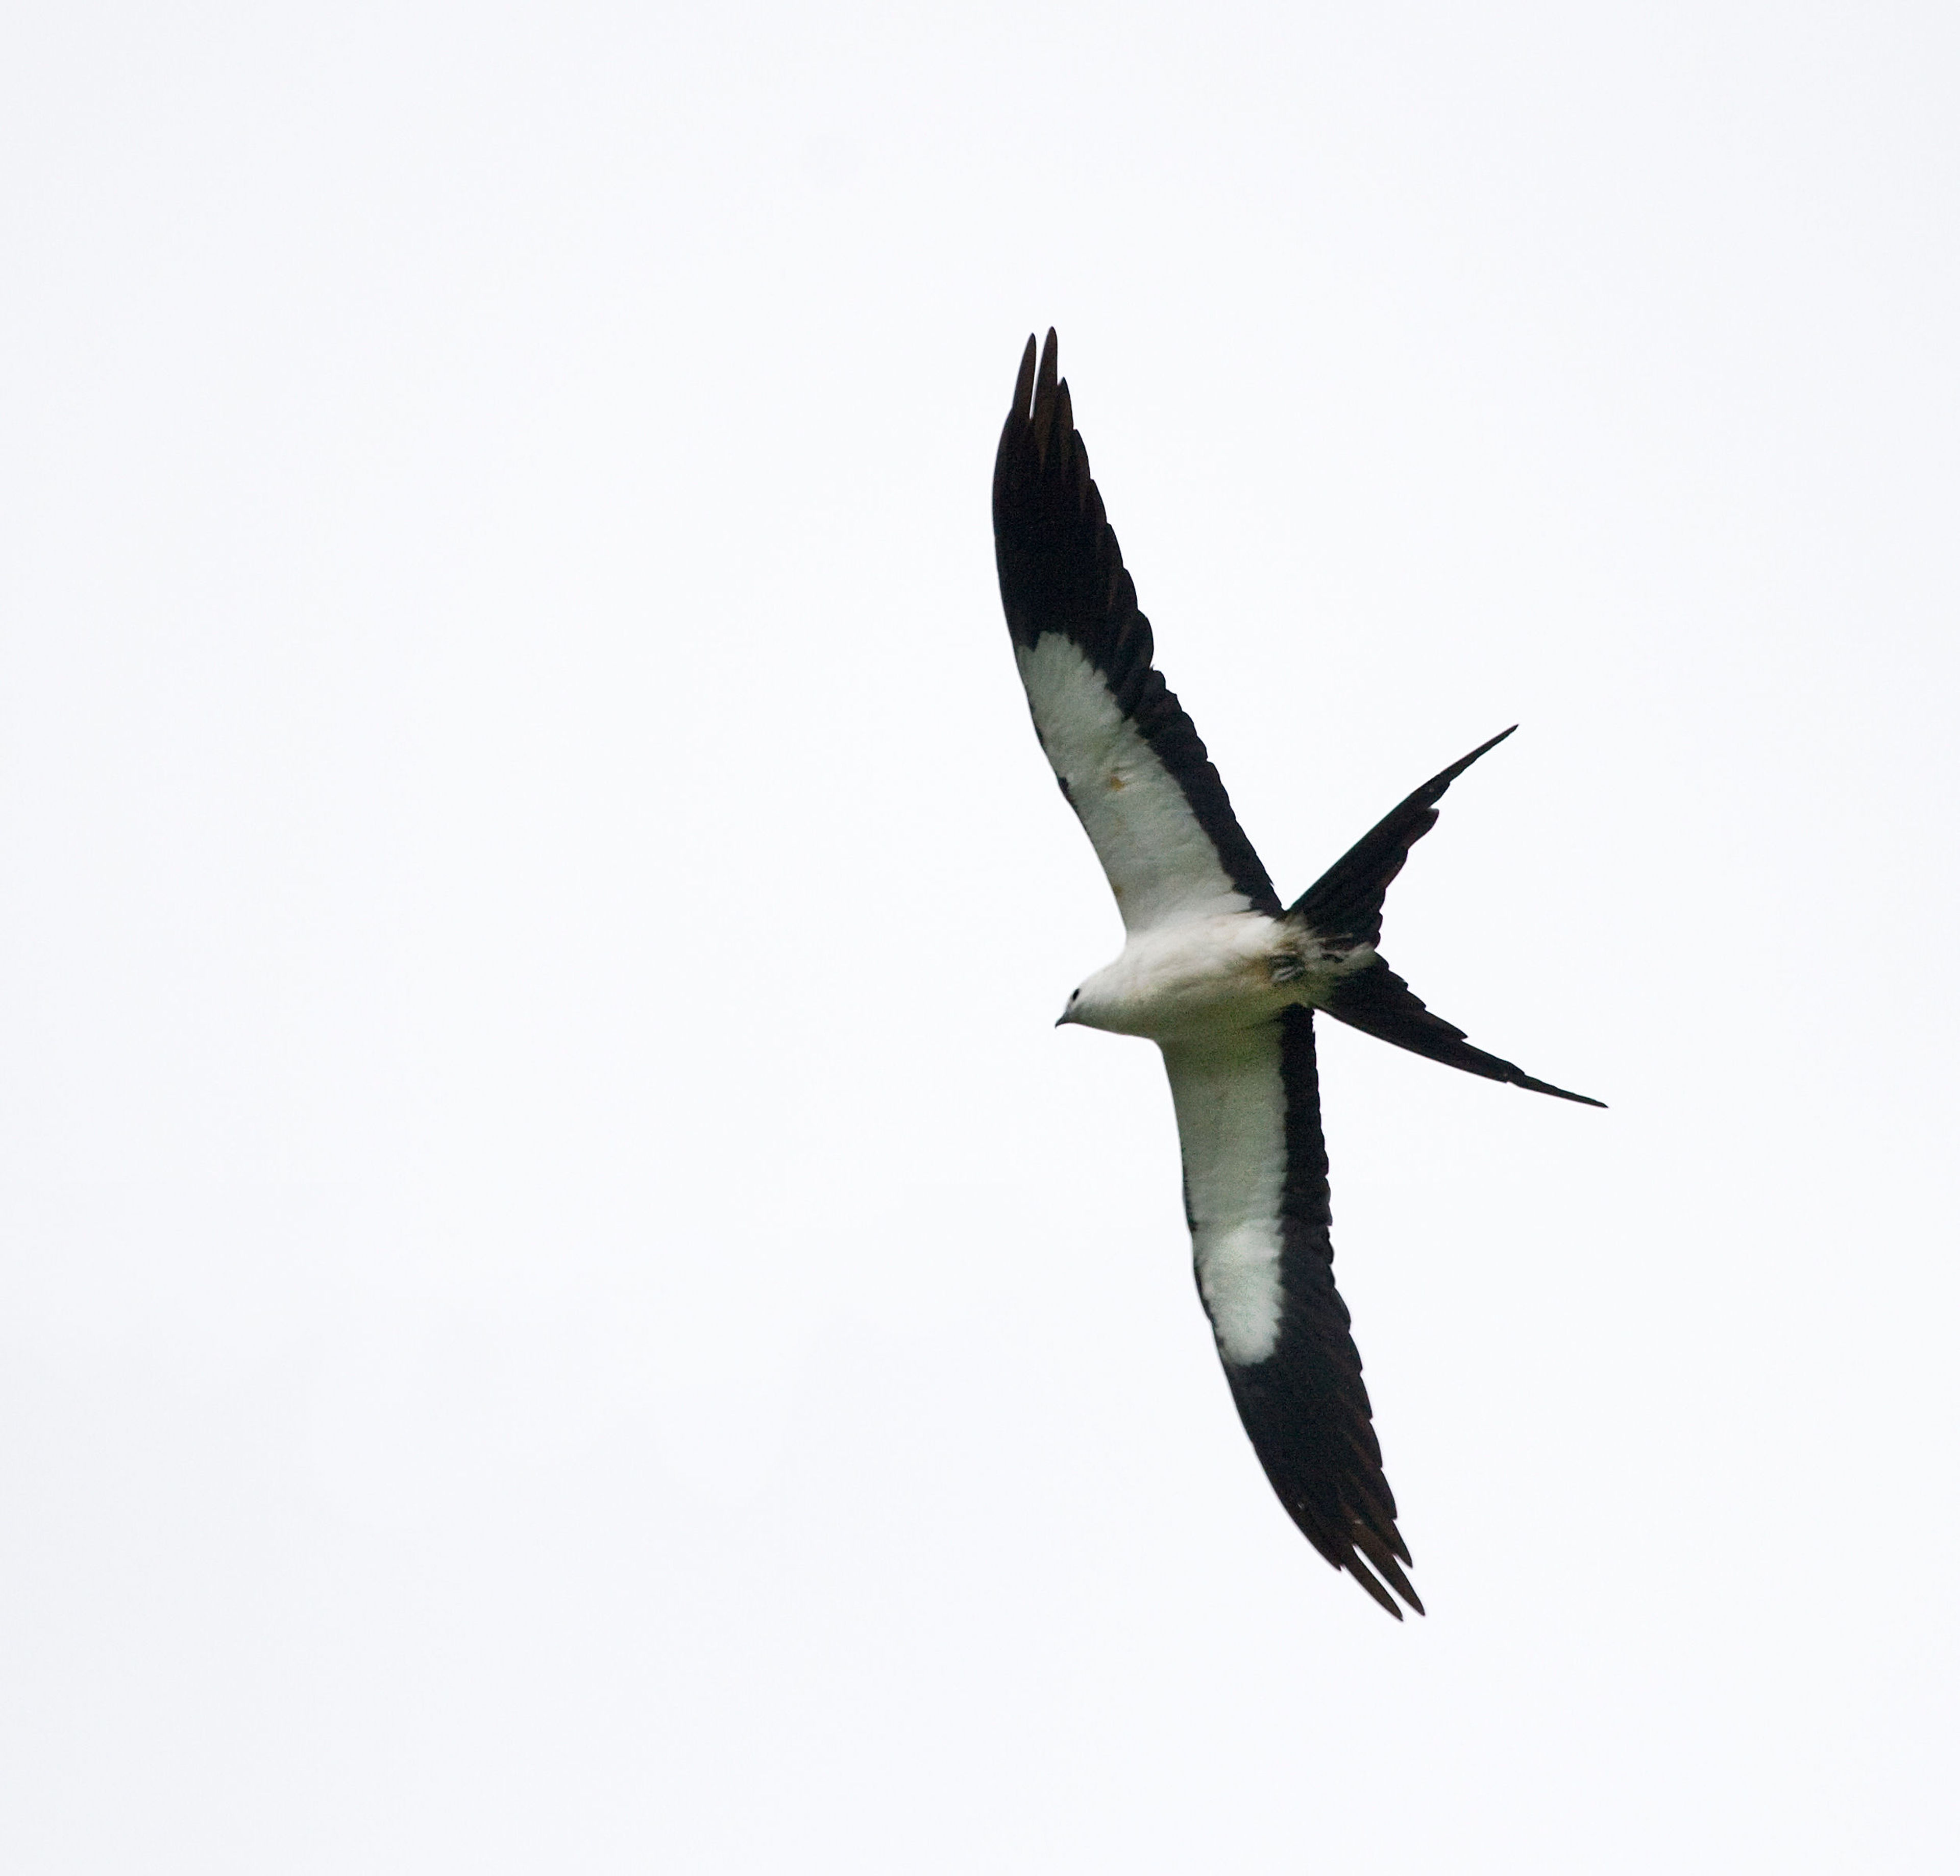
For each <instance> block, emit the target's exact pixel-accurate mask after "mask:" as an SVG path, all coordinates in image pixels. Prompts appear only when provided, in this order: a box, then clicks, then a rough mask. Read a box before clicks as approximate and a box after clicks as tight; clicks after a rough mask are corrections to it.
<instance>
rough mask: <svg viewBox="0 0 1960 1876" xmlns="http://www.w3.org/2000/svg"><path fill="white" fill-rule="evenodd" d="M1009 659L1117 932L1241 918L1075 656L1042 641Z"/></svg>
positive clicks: (1235, 894) (1171, 784)
mask: <svg viewBox="0 0 1960 1876" xmlns="http://www.w3.org/2000/svg"><path fill="white" fill-rule="evenodd" d="M1015 656H1016V658H1017V660H1018V661H1019V663H1020V667H1021V682H1022V683H1023V685H1024V686H1026V690H1027V693H1028V705H1029V709H1030V710H1031V711H1032V712H1033V715H1034V720H1035V733H1036V734H1037V735H1038V736H1039V737H1040V738H1041V744H1042V749H1043V750H1045V752H1046V753H1047V756H1048V761H1049V762H1050V763H1051V764H1052V765H1053V766H1054V769H1055V773H1056V774H1057V775H1058V776H1061V779H1062V780H1063V781H1064V782H1067V783H1068V795H1069V799H1070V801H1072V802H1073V803H1074V807H1075V811H1076V813H1077V814H1078V815H1079V816H1080V817H1081V820H1082V824H1083V827H1084V828H1086V829H1087V831H1088V834H1089V839H1090V844H1091V845H1092V846H1094V848H1095V849H1096V858H1098V859H1099V860H1100V861H1101V862H1103V872H1104V873H1105V874H1107V875H1108V877H1109V889H1110V890H1111V891H1112V892H1113V893H1115V895H1116V906H1117V909H1118V911H1120V912H1121V913H1122V915H1123V924H1124V926H1125V929H1127V930H1128V931H1131V932H1144V931H1147V930H1149V929H1150V928H1151V927H1152V926H1153V925H1163V924H1166V923H1168V922H1170V921H1172V920H1174V919H1201V918H1208V917H1211V916H1216V915H1217V914H1218V913H1227V912H1245V911H1248V910H1249V909H1251V904H1252V902H1251V901H1250V900H1248V899H1247V898H1246V895H1245V894H1244V893H1242V892H1240V891H1239V890H1238V888H1237V887H1235V886H1234V885H1233V884H1232V881H1231V880H1230V877H1228V876H1227V873H1226V871H1225V869H1224V868H1223V866H1222V865H1220V863H1219V859H1218V852H1217V849H1216V848H1215V847H1214V846H1212V844H1211V837H1210V836H1209V835H1208V834H1207V833H1205V831H1204V829H1203V828H1202V827H1200V826H1199V825H1198V817H1197V816H1196V815H1195V814H1193V813H1192V811H1191V804H1190V803H1189V802H1188V801H1186V800H1185V796H1184V791H1183V789H1182V788H1179V786H1178V785H1177V779H1176V777H1175V776H1173V775H1172V774H1171V772H1169V769H1166V768H1165V766H1163V763H1161V762H1160V761H1159V760H1158V759H1157V753H1156V752H1155V751H1154V750H1153V749H1152V748H1151V747H1150V744H1148V743H1147V741H1144V737H1143V735H1142V734H1141V731H1138V728H1137V726H1136V725H1135V724H1134V723H1132V722H1131V721H1130V719H1129V718H1128V717H1126V716H1125V715H1124V714H1123V712H1122V709H1121V708H1120V707H1119V706H1118V704H1117V702H1116V699H1115V696H1113V695H1112V693H1111V691H1110V689H1109V684H1108V683H1107V682H1106V680H1105V679H1104V678H1103V674H1102V673H1101V672H1100V671H1099V670H1097V669H1096V667H1095V666H1094V665H1093V664H1091V663H1090V661H1089V660H1088V658H1087V657H1085V656H1084V655H1083V652H1082V651H1081V649H1080V647H1079V646H1077V645H1075V644H1074V643H1073V642H1071V640H1069V639H1065V638H1064V637H1063V636H1062V635H1061V633H1059V632H1044V633H1043V634H1042V635H1041V637H1040V638H1039V639H1036V641H1035V642H1034V644H1033V645H1032V646H1023V647H1021V648H1019V649H1018V650H1017V651H1016V654H1015Z"/></svg>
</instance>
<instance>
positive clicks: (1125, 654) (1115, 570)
mask: <svg viewBox="0 0 1960 1876" xmlns="http://www.w3.org/2000/svg"><path fill="white" fill-rule="evenodd" d="M994 558H995V560H996V562H997V564H998V567H999V569H1000V575H1001V605H1002V606H1003V607H1004V608H1005V610H1006V612H1007V629H1008V631H1009V632H1010V633H1011V634H1012V635H1013V642H1014V656H1015V660H1016V661H1017V663H1018V664H1019V665H1020V672H1021V682H1022V683H1023V685H1025V686H1026V690H1027V693H1028V708H1029V711H1030V712H1031V713H1032V714H1033V717H1034V721H1035V733H1036V735H1038V736H1039V737H1040V738H1041V744H1042V749H1043V750H1045V752H1046V753H1047V755H1048V760H1049V762H1050V763H1052V765H1053V766H1054V769H1055V775H1056V776H1057V778H1058V779H1059V780H1060V782H1061V790H1062V793H1063V794H1064V795H1066V796H1067V797H1068V801H1069V804H1070V806H1071V807H1073V808H1074V810H1075V812H1076V814H1077V816H1078V817H1080V820H1081V822H1082V824H1083V827H1084V828H1085V829H1086V830H1087V832H1088V835H1089V838H1090V842H1092V844H1093V846H1094V847H1095V849H1096V858H1098V859H1099V860H1100V861H1101V862H1103V871H1104V872H1105V873H1106V874H1107V875H1108V876H1109V885H1110V889H1111V890H1112V891H1113V892H1114V893H1115V895H1116V903H1117V906H1118V908H1119V909H1121V911H1122V915H1123V922H1124V925H1125V926H1126V927H1127V928H1128V929H1129V930H1130V931H1132V932H1138V931H1144V930H1147V929H1148V928H1150V927H1151V926H1153V925H1165V924H1169V923H1173V922H1177V921H1179V920H1182V919H1191V918H1201V917H1204V916H1208V915H1209V914H1211V913H1224V912H1243V911H1246V910H1247V909H1255V910H1257V911H1260V912H1264V913H1269V914H1272V915H1274V916H1277V915H1278V912H1279V909H1280V906H1279V900H1278V896H1277V895H1276V894H1275V893H1274V890H1273V887H1272V882H1271V880H1269V879H1268V877H1266V869H1265V867H1264V866H1262V865H1261V864H1260V862H1259V856H1258V854H1256V853H1255V852H1254V851H1253V850H1252V842H1250V841H1249V840H1248V839H1246V836H1245V833H1244V832H1243V830H1241V829H1240V827H1239V823H1238V821H1237V820H1236V817H1234V816H1233V812H1232V804H1231V802H1230V800H1229V799H1228V798H1227V795H1226V793H1225V785H1224V783H1223V782H1220V780H1219V779H1218V771H1217V769H1214V767H1213V766H1211V760H1210V759H1209V758H1208V756H1206V754H1205V753H1204V744H1203V743H1202V742H1201V741H1199V740H1198V732H1197V731H1196V730H1195V728H1192V721H1191V719H1190V718H1189V717H1188V716H1186V715H1185V713H1184V711H1183V709H1182V707H1181V706H1180V705H1179V703H1178V701H1177V699H1176V697H1175V696H1173V695H1172V694H1171V692H1170V690H1169V688H1168V687H1167V686H1166V685H1165V683H1164V680H1163V677H1162V675H1161V674H1160V673H1159V672H1157V670H1154V669H1153V668H1152V666H1151V664H1150V652H1151V640H1150V621H1149V620H1148V619H1146V618H1145V617H1144V615H1143V614H1142V613H1141V612H1139V611H1138V610H1137V589H1136V587H1135V585H1134V584H1133V583H1132V581H1131V578H1130V576H1129V575H1128V573H1126V572H1125V571H1124V570H1123V559H1122V555H1121V553H1118V550H1117V546H1116V537H1115V533H1114V532H1113V530H1112V529H1111V527H1110V526H1109V521H1108V520H1107V519H1106V517H1105V516H1104V514H1103V498H1102V497H1101V496H1100V495H1098V494H1097V493H1096V484H1095V483H1094V482H1093V480H1091V479H1090V473H1089V454H1088V452H1087V450H1085V449H1084V448H1083V443H1082V438H1080V436H1079V435H1077V433H1076V430H1075V424H1074V416H1073V414H1072V412H1071V409H1070V405H1069V399H1068V384H1066V383H1064V382H1062V381H1058V378H1057V377H1056V374H1055V333H1053V331H1052V330H1051V331H1050V332H1049V333H1048V342H1047V344H1046V346H1045V347H1044V348H1043V349H1042V353H1041V359H1040V368H1039V372H1037V370H1036V357H1035V342H1034V340H1033V339H1029V341H1028V346H1027V350H1026V353H1025V354H1024V355H1023V358H1022V360H1021V370H1020V377H1019V379H1018V380H1017V382H1016V384H1015V386H1014V406H1013V409H1012V410H1010V412H1008V413H1007V425H1006V427H1005V428H1004V429H1003V430H1002V431H1001V448H1000V451H999V453H998V455H997V456H996V457H995V458H994Z"/></svg>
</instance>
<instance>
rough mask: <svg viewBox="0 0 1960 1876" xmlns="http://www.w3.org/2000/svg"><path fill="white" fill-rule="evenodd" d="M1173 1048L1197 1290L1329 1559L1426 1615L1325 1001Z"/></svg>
mask: <svg viewBox="0 0 1960 1876" xmlns="http://www.w3.org/2000/svg"><path fill="white" fill-rule="evenodd" d="M1163 1053H1164V1062H1165V1065H1166V1067H1167V1068H1168V1069H1169V1071H1170V1088H1171V1097H1172V1099H1173V1100H1174V1101H1175V1102H1176V1107H1177V1129H1178V1137H1179V1140H1180V1141H1181V1142H1182V1145H1183V1149H1184V1192H1185V1212H1187V1214H1188V1215H1189V1218H1190V1221H1191V1241H1192V1253H1193V1256H1194V1257H1195V1261H1196V1264H1197V1269H1198V1294H1199V1295H1201V1297H1202V1298H1204V1307H1205V1311H1206V1313H1207V1314H1208V1315H1209V1316H1210V1317H1211V1328H1212V1333H1213V1334H1214V1336H1215V1337H1216V1339H1217V1343H1218V1352H1219V1355H1220V1358H1222V1359H1223V1362H1224V1364H1225V1374H1226V1378H1227V1379H1228V1380H1229V1381H1230V1383H1231V1384H1232V1397H1233V1400H1235V1401H1236V1402H1237V1403H1238V1407H1239V1418H1240V1419H1242V1420H1243V1421H1244V1422H1245V1425H1246V1432H1247V1433H1248V1434H1249V1435H1251V1437H1252V1447H1253V1450H1254V1451H1255V1452H1257V1453H1258V1456H1259V1463H1260V1464H1262V1466H1264V1467H1265V1469H1266V1476H1267V1477H1268V1479H1271V1482H1272V1486H1273V1489H1274V1491H1275V1492H1278V1495H1279V1499H1280V1502H1281V1504H1282V1505H1284V1506H1285V1507H1286V1508H1287V1511H1288V1512H1290V1514H1292V1518H1293V1522H1294V1523H1295V1524H1297V1525H1298V1526H1299V1527H1300V1529H1301V1530H1302V1531H1303V1532H1304V1533H1305V1534H1306V1537H1307V1540H1308V1541H1309V1543H1312V1544H1313V1547H1314V1548H1315V1549H1316V1550H1318V1551H1319V1553H1320V1554H1321V1555H1322V1556H1323V1557H1325V1559H1327V1560H1328V1562H1330V1563H1331V1564H1332V1565H1334V1566H1335V1568H1336V1569H1344V1570H1348V1571H1350V1572H1352V1573H1353V1575H1354V1577H1355V1578H1356V1579H1357V1581H1359V1582H1360V1585H1361V1586H1362V1588H1363V1589H1365V1590H1367V1592H1368V1594H1370V1595H1371V1596H1372V1597H1374V1599H1375V1600H1376V1601H1377V1602H1378V1603H1379V1604H1381V1605H1382V1607H1383V1608H1384V1609H1386V1610H1388V1612H1389V1613H1390V1614H1391V1615H1392V1616H1395V1618H1396V1619H1397V1620H1401V1617H1402V1610H1401V1609H1400V1608H1399V1607H1398V1606H1397V1604H1396V1601H1395V1597H1397V1596H1399V1597H1401V1598H1402V1600H1403V1601H1404V1602H1405V1603H1407V1604H1408V1606H1409V1607H1411V1609H1413V1610H1415V1612H1416V1613H1418V1615H1420V1614H1421V1613H1422V1604H1421V1601H1420V1600H1418V1597H1417V1596H1416V1593H1415V1591H1414V1589H1413V1588H1411V1587H1410V1585H1409V1580H1408V1577H1407V1576H1406V1575H1405V1574H1404V1572H1403V1569H1402V1565H1405V1564H1406V1563H1407V1562H1408V1561H1409V1553H1408V1546H1406V1545H1405V1543H1403V1542H1402V1535H1401V1534H1400V1533H1399V1532H1398V1530H1396V1528H1395V1498H1394V1495H1393V1494H1392V1493H1391V1492H1390V1491H1389V1482H1388V1480H1387V1479H1386V1478H1385V1477H1384V1476H1383V1473H1382V1449H1381V1448H1380V1446H1379V1444H1378V1443H1377V1442H1376V1438H1375V1431H1374V1427H1373V1424H1372V1416H1371V1415H1370V1409H1369V1406H1368V1390H1367V1389H1366V1388H1365V1387H1363V1385H1362V1384H1361V1357H1360V1354H1359V1353H1358V1352H1357V1350H1356V1349H1355V1346H1354V1338H1353V1337H1352V1336H1350V1335H1349V1333H1348V1310H1347V1306H1346V1305H1345V1304H1344V1303H1343V1302H1342V1301H1341V1298H1340V1295H1339V1293H1338V1292H1337V1291H1336V1290H1335V1287H1334V1245H1333V1241H1332V1235H1331V1224H1332V1212H1331V1211H1330V1209H1329V1206H1328V1194H1327V1148H1326V1146H1325V1142H1323V1140H1322V1135H1321V1131H1320V1090H1319V1075H1318V1074H1317V1072H1316V1069H1315V1065H1314V1053H1313V1012H1312V1011H1309V1010H1306V1009H1304V1008H1300V1007H1298V1006H1295V1007H1294V1008H1290V1009H1287V1010H1284V1011H1281V1014H1280V1015H1279V1016H1278V1018H1276V1019H1275V1020H1274V1021H1271V1022H1269V1023H1265V1024H1261V1025H1259V1026H1258V1027H1257V1028H1255V1029H1249V1030H1237V1031H1235V1032H1232V1033H1229V1034H1224V1035H1222V1036H1220V1037H1216V1038H1207V1039H1206V1040H1203V1041H1201V1042H1195V1043H1166V1044H1165V1045H1164V1052H1163ZM1390 1591H1393V1592H1394V1593H1393V1594H1390Z"/></svg>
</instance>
